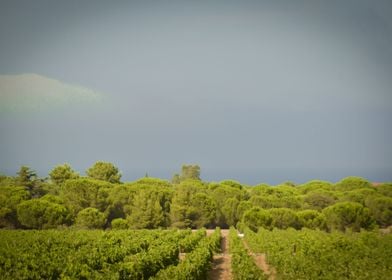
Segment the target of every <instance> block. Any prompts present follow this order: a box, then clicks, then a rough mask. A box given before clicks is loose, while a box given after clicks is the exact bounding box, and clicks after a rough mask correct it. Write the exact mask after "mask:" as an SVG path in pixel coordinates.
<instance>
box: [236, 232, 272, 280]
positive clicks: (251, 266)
mask: <svg viewBox="0 0 392 280" xmlns="http://www.w3.org/2000/svg"><path fill="white" fill-rule="evenodd" d="M229 243H230V254H231V268H232V271H233V278H234V280H256V279H267V277H266V276H265V275H264V273H263V272H262V271H261V270H260V269H259V268H258V267H257V265H256V264H255V262H254V260H253V258H252V257H251V256H250V255H249V252H248V251H247V249H246V248H245V247H244V245H243V243H242V240H241V239H240V238H239V237H238V236H237V231H236V230H235V229H234V228H233V227H232V228H230V234H229Z"/></svg>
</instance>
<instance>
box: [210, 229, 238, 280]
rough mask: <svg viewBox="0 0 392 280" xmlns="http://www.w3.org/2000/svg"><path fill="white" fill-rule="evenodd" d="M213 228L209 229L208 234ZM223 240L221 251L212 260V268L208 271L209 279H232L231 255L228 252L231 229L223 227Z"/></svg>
mask: <svg viewBox="0 0 392 280" xmlns="http://www.w3.org/2000/svg"><path fill="white" fill-rule="evenodd" d="M212 232H213V230H207V235H209V234H211V233H212ZM221 234H222V240H221V253H220V254H216V255H214V259H213V262H212V268H211V270H210V271H209V273H208V279H211V280H217V279H222V280H223V279H224V280H226V279H227V280H231V279H233V278H232V274H231V257H230V254H229V252H228V248H229V238H228V236H229V230H227V229H222V230H221Z"/></svg>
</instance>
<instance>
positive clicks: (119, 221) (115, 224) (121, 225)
mask: <svg viewBox="0 0 392 280" xmlns="http://www.w3.org/2000/svg"><path fill="white" fill-rule="evenodd" d="M111 224H112V229H128V223H127V221H126V220H125V219H123V218H116V219H113V220H112V222H111Z"/></svg>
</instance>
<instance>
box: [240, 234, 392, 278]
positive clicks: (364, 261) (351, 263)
mask: <svg viewBox="0 0 392 280" xmlns="http://www.w3.org/2000/svg"><path fill="white" fill-rule="evenodd" d="M245 242H246V243H247V244H249V247H250V248H251V250H252V251H253V252H255V253H265V254H266V255H267V261H268V263H269V264H270V265H272V266H273V267H275V269H276V270H277V278H278V279H331V280H332V279H380V280H381V279H385V280H387V279H391V277H392V236H391V235H381V234H379V233H377V232H359V233H342V232H333V233H326V232H323V231H315V230H309V229H303V230H301V231H296V230H294V229H287V230H279V229H274V230H272V231H269V230H265V229H260V230H259V231H258V233H254V232H252V231H251V230H245Z"/></svg>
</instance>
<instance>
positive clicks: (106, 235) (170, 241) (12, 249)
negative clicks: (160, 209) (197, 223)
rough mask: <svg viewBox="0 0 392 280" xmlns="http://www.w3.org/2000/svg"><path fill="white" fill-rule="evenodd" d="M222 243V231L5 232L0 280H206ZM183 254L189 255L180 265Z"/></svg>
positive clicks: (1, 239)
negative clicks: (213, 256)
mask: <svg viewBox="0 0 392 280" xmlns="http://www.w3.org/2000/svg"><path fill="white" fill-rule="evenodd" d="M219 242H220V232H219V229H217V230H216V231H215V232H214V233H213V234H212V235H210V236H208V237H207V236H206V231H205V229H201V230H198V231H196V232H194V233H192V231H191V230H135V231H130V230H117V231H98V230H93V231H88V230H79V231H72V230H64V231H56V230H49V231H1V232H0V275H1V279H59V278H62V279H149V278H151V277H153V276H156V277H155V279H169V278H172V279H204V278H205V275H206V273H207V271H208V269H209V266H210V260H211V257H212V254H213V252H214V251H216V250H218V248H219ZM180 250H182V251H184V252H187V253H186V257H185V259H184V260H181V261H180V259H179V252H180ZM158 272H159V273H158ZM157 273H158V274H157ZM203 277H204V278H203Z"/></svg>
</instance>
